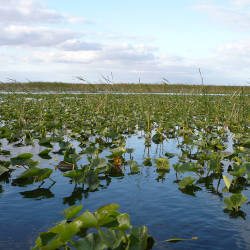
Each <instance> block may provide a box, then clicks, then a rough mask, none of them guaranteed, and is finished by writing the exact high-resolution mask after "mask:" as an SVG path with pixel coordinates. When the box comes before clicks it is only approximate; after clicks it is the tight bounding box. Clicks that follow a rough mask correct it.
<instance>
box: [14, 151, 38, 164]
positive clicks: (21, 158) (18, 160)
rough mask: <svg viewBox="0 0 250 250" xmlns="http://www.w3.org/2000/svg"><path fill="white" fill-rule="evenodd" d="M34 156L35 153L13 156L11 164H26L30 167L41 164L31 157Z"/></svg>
mask: <svg viewBox="0 0 250 250" xmlns="http://www.w3.org/2000/svg"><path fill="white" fill-rule="evenodd" d="M32 157H33V154H29V153H25V154H20V155H18V156H17V157H14V158H11V159H10V161H11V164H12V165H13V166H16V165H20V166H24V165H27V166H29V167H34V166H36V165H38V164H39V162H36V161H33V160H32V159H31V158H32Z"/></svg>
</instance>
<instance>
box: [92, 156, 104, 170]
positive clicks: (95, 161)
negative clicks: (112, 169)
mask: <svg viewBox="0 0 250 250" xmlns="http://www.w3.org/2000/svg"><path fill="white" fill-rule="evenodd" d="M92 164H93V166H94V167H96V168H102V167H105V166H106V165H107V162H106V159H105V158H95V159H93V161H92Z"/></svg>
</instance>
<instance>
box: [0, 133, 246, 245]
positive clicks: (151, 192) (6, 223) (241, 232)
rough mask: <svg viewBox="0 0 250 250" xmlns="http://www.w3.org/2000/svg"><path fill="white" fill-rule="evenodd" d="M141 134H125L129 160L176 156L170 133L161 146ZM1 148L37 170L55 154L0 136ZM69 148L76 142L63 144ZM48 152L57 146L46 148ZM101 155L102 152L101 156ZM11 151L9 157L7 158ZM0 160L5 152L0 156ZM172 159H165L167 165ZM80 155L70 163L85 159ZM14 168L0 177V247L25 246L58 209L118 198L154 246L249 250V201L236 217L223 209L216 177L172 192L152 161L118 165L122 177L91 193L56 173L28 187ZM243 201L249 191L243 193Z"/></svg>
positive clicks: (172, 178) (171, 182)
mask: <svg viewBox="0 0 250 250" xmlns="http://www.w3.org/2000/svg"><path fill="white" fill-rule="evenodd" d="M144 142H145V138H144V135H143V134H142V133H141V132H138V134H137V135H133V136H127V140H126V147H128V148H134V149H135V152H134V153H133V159H134V160H135V161H137V162H138V163H140V164H142V162H143V160H144V157H147V155H149V156H150V157H151V158H152V161H153V160H154V159H156V158H158V157H160V156H162V155H164V153H165V152H171V153H176V154H177V153H179V151H180V149H179V148H178V143H179V142H178V138H176V139H168V140H167V141H164V143H163V144H153V143H152V145H151V147H150V148H145V146H144ZM1 143H2V148H4V149H6V150H10V149H11V152H12V153H13V152H14V154H13V156H16V155H19V154H21V153H24V152H25V153H27V152H30V153H33V154H34V155H35V157H36V158H34V160H39V161H40V162H41V163H40V167H47V168H54V167H55V166H57V165H58V162H59V161H60V160H62V159H63V156H61V155H56V154H53V153H51V154H50V155H51V156H52V159H50V160H43V159H41V158H39V157H38V153H39V152H41V151H42V150H43V149H45V148H44V147H43V146H39V145H38V143H35V145H34V146H25V147H16V148H13V146H10V145H8V144H7V141H6V140H5V139H2V140H1ZM71 143H72V144H73V145H74V146H75V147H76V148H77V150H78V151H79V150H80V148H79V147H78V144H79V143H78V142H76V141H71ZM53 146H54V147H53V151H56V150H57V147H58V145H57V144H56V143H55V144H54V145H53ZM107 154H108V151H103V152H102V153H101V156H105V155H107ZM13 156H12V157H13ZM55 156H56V158H57V159H56V158H55ZM0 159H2V160H4V159H5V156H1V158H0ZM177 161H178V159H177V157H176V156H175V157H173V158H171V159H170V163H171V165H172V164H173V163H176V162H177ZM85 163H86V157H83V158H82V159H81V160H80V161H79V162H78V165H81V164H85ZM22 171H23V169H22V168H20V169H17V170H15V171H14V172H12V174H11V176H8V175H7V176H6V175H3V176H1V179H0V183H1V185H2V190H0V249H29V248H30V247H32V246H34V241H35V239H36V238H37V236H38V235H39V233H40V232H44V231H47V230H48V229H49V228H51V227H52V226H54V225H55V223H57V222H59V221H60V220H63V219H64V217H63V215H62V214H61V211H62V210H63V209H65V208H67V207H68V206H69V205H79V204H82V205H83V206H84V209H88V210H90V211H94V210H96V209H97V208H99V207H100V206H102V205H105V204H108V203H118V204H119V205H120V209H119V210H120V211H121V212H124V213H128V214H129V215H130V218H131V223H132V224H133V225H134V226H140V225H146V226H147V227H148V230H149V234H151V235H152V236H153V237H154V239H155V242H156V243H155V245H154V249H249V247H250V219H249V212H250V206H249V203H248V204H247V203H245V204H244V205H243V206H242V208H241V210H242V214H241V216H234V215H233V214H232V213H231V214H230V213H228V212H226V210H224V208H223V206H224V203H223V198H222V196H221V189H222V188H223V187H224V183H223V180H222V181H221V182H220V181H219V180H214V181H212V182H210V183H206V182H201V183H199V188H197V189H196V190H194V192H191V193H183V192H182V191H181V190H180V189H178V184H177V183H176V174H175V171H174V169H173V168H171V170H170V172H169V173H168V172H166V173H165V174H162V173H159V172H157V170H156V168H154V167H152V166H143V165H142V167H141V172H140V173H137V174H130V171H129V167H128V166H125V167H123V169H122V171H123V174H122V175H120V176H116V177H109V178H104V179H103V180H102V181H101V186H99V188H98V190H96V191H95V192H88V190H87V189H85V188H84V187H82V186H77V187H75V185H74V183H70V181H69V179H68V178H65V177H64V176H63V174H62V172H61V171H59V170H56V171H54V172H53V174H52V175H51V178H53V179H54V180H55V181H56V183H53V182H51V181H50V180H48V179H47V180H46V181H45V183H43V184H41V183H36V184H32V185H28V186H23V187H20V186H15V185H14V184H13V180H14V179H15V178H16V177H17V176H18V175H20V173H21V172H22ZM242 193H244V194H245V195H246V196H247V197H248V199H249V198H250V197H249V192H247V190H244V191H243V192H242ZM192 237H198V240H186V241H182V242H178V243H168V242H163V241H164V240H167V239H170V238H184V239H191V238H192Z"/></svg>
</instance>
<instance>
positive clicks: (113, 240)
mask: <svg viewBox="0 0 250 250" xmlns="http://www.w3.org/2000/svg"><path fill="white" fill-rule="evenodd" d="M99 236H100V238H101V240H102V241H103V242H104V243H105V245H106V246H107V247H110V248H111V249H115V248H117V247H119V245H120V244H121V242H122V240H123V238H124V235H123V234H122V233H121V232H119V233H118V234H117V233H116V232H115V231H114V230H111V229H108V230H106V231H104V232H102V233H101V234H99Z"/></svg>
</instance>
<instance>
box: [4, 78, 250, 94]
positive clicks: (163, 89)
mask: <svg viewBox="0 0 250 250" xmlns="http://www.w3.org/2000/svg"><path fill="white" fill-rule="evenodd" d="M103 77H104V78H103V80H104V83H96V84H91V83H82V82H81V83H74V84H72V83H63V82H28V83H21V82H20V83H18V82H13V83H0V91H6V92H8V91H22V92H46V91H55V92H57V91H58V92H67V91H76V92H77V91H79V92H88V93H91V92H92V93H96V92H121V93H194V94H195V93H196V94H200V93H203V92H204V85H202V84H201V85H185V84H167V83H164V84H162V83H161V84H144V83H141V82H140V83H137V84H136V83H135V84H132V83H114V82H113V81H112V79H111V78H110V77H109V78H107V76H103ZM205 88H206V92H207V94H233V93H234V92H235V91H240V90H241V89H242V87H241V86H215V85H206V86H205ZM244 94H250V87H249V86H245V87H244Z"/></svg>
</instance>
